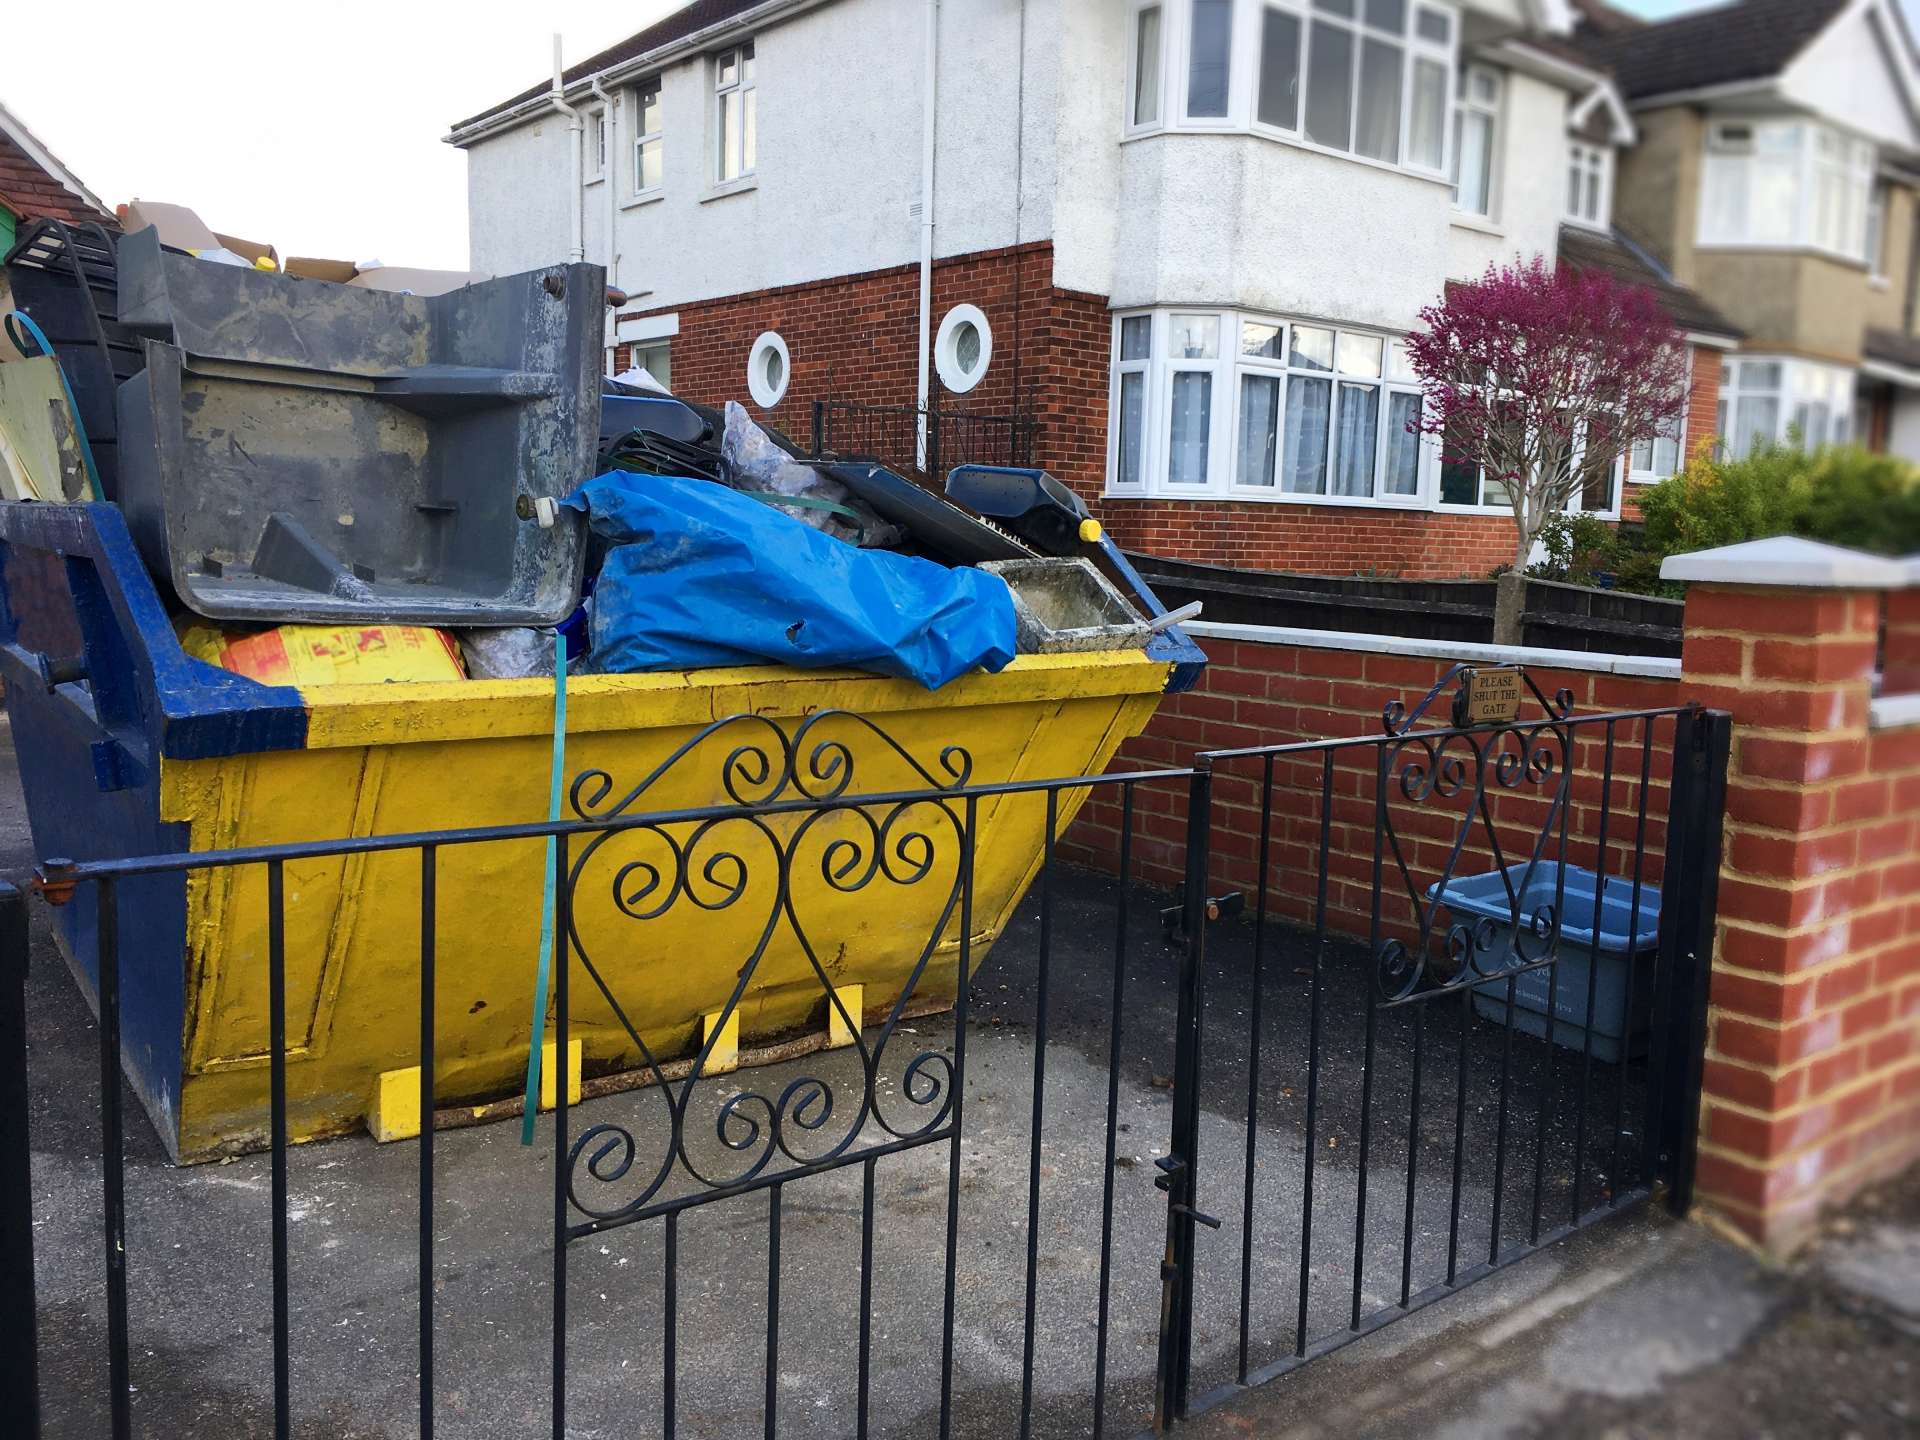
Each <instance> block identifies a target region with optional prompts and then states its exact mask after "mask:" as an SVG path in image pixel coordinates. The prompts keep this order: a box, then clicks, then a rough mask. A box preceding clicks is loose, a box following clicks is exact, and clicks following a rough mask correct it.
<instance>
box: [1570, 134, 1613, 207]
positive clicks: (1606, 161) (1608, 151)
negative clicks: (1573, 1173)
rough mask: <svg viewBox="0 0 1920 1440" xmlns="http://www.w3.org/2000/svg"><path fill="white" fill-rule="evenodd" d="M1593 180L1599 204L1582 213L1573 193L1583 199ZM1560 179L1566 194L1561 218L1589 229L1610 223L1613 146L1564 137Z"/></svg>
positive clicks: (1595, 201) (1574, 137) (1595, 196)
mask: <svg viewBox="0 0 1920 1440" xmlns="http://www.w3.org/2000/svg"><path fill="white" fill-rule="evenodd" d="M1589 180H1592V181H1594V182H1595V184H1594V185H1593V187H1592V188H1593V193H1594V203H1595V204H1596V205H1597V206H1598V207H1599V208H1598V211H1597V213H1595V214H1593V215H1587V214H1583V213H1582V212H1581V210H1580V208H1579V206H1578V204H1577V203H1575V201H1576V196H1577V197H1578V198H1579V199H1581V200H1584V198H1585V196H1586V194H1587V192H1588V186H1587V182H1588V181H1589ZM1561 183H1562V185H1563V186H1565V187H1566V189H1567V194H1566V196H1565V198H1566V200H1567V202H1568V203H1567V205H1566V207H1565V212H1566V213H1565V215H1564V216H1563V218H1564V219H1566V220H1567V221H1569V222H1570V223H1572V224H1575V225H1584V226H1586V227H1587V228H1589V229H1592V230H1605V229H1607V228H1608V227H1609V226H1610V225H1611V224H1612V218H1613V147H1612V146H1611V145H1607V144H1603V143H1597V142H1595V141H1592V140H1583V139H1581V138H1580V137H1579V136H1577V135H1570V136H1568V137H1567V168H1566V174H1565V176H1564V177H1563V178H1562V180H1561Z"/></svg>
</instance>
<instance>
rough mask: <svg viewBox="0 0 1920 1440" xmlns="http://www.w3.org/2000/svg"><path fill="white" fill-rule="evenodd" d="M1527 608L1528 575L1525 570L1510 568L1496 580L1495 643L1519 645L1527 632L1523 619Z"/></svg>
mask: <svg viewBox="0 0 1920 1440" xmlns="http://www.w3.org/2000/svg"><path fill="white" fill-rule="evenodd" d="M1526 608H1527V576H1526V572H1525V571H1523V570H1509V571H1507V573H1506V574H1504V575H1502V576H1501V577H1500V578H1499V579H1498V580H1497V581H1495V582H1494V592H1493V643H1494V644H1496V645H1518V644H1519V643H1520V642H1521V639H1522V637H1523V635H1524V633H1525V627H1524V624H1523V620H1524V617H1525V614H1526Z"/></svg>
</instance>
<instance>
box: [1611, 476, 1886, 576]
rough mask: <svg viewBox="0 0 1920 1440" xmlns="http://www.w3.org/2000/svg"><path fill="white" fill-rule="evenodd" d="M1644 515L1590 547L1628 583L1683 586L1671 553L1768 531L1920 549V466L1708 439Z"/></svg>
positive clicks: (1653, 496) (1650, 500) (1653, 489)
mask: <svg viewBox="0 0 1920 1440" xmlns="http://www.w3.org/2000/svg"><path fill="white" fill-rule="evenodd" d="M1639 500H1640V514H1641V517H1642V519H1643V521H1644V522H1645V523H1644V525H1643V527H1642V529H1641V531H1640V533H1639V534H1637V535H1632V534H1623V535H1620V536H1617V537H1616V538H1614V539H1613V540H1611V541H1610V542H1607V543H1606V544H1605V545H1604V546H1602V547H1601V548H1600V549H1599V551H1598V552H1597V553H1596V554H1594V555H1592V556H1591V557H1588V565H1589V567H1590V568H1592V569H1594V570H1606V571H1610V572H1611V573H1612V574H1613V575H1614V577H1615V583H1616V584H1617V585H1619V586H1620V588H1622V589H1626V590H1639V591H1644V592H1646V593H1649V594H1678V593H1679V592H1680V591H1681V590H1683V589H1684V588H1685V587H1683V586H1678V585H1671V584H1667V583H1665V582H1663V581H1661V579H1660V562H1661V561H1662V560H1664V559H1666V557H1667V556H1669V555H1681V554H1685V553H1686V552H1688V551H1691V550H1711V549H1713V548H1715V547H1716V546H1721V545H1738V544H1739V543H1741V542H1742V541H1745V540H1760V539H1764V538H1766V537H1767V536H1769V535H1802V536H1805V537H1806V538H1807V539H1809V540H1824V541H1827V542H1828V543H1829V544H1833V545H1846V546H1849V547H1851V548H1853V549H1856V550H1870V551H1874V552H1876V553H1878V554H1882V555H1911V554H1914V553H1916V552H1920V469H1916V468H1915V467H1914V466H1913V465H1911V464H1909V463H1908V462H1906V461H1904V460H1900V459H1897V458H1895V457H1894V456H1891V455H1872V454H1869V453H1868V452H1867V451H1865V450H1861V449H1859V448H1857V447H1853V446H1835V447H1830V448H1827V449H1822V450H1817V451H1813V452H1811V453H1809V452H1807V451H1804V450H1801V449H1798V448H1796V447H1790V446H1786V445H1762V446H1761V447H1759V448H1758V449H1756V450H1755V451H1754V453H1753V454H1752V455H1750V456H1748V457H1746V458H1745V459H1740V460H1733V459H1723V458H1715V457H1714V456H1713V454H1712V453H1711V450H1710V448H1709V447H1707V446H1704V445H1703V446H1702V447H1701V448H1700V449H1699V450H1697V451H1695V453H1694V455H1693V458H1692V459H1691V460H1690V461H1689V462H1688V464H1687V467H1686V469H1684V470H1682V471H1681V472H1680V473H1679V474H1677V475H1674V476H1672V477H1670V478H1668V479H1666V480H1663V481H1661V482H1660V483H1659V484H1658V485H1652V486H1648V487H1647V488H1646V489H1644V490H1642V491H1640V495H1639Z"/></svg>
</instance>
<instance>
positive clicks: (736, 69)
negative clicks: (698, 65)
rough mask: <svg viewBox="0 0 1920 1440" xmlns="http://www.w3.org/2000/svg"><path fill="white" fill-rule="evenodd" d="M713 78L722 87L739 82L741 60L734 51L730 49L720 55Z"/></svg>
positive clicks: (714, 68)
mask: <svg viewBox="0 0 1920 1440" xmlns="http://www.w3.org/2000/svg"><path fill="white" fill-rule="evenodd" d="M713 78H714V84H715V85H716V86H722V87H724V86H727V85H733V84H737V83H738V82H739V79H740V62H739V56H738V55H737V54H736V53H735V52H734V51H732V50H729V51H727V52H726V53H725V54H724V55H722V56H721V57H720V61H719V63H718V64H717V65H715V66H714V67H713Z"/></svg>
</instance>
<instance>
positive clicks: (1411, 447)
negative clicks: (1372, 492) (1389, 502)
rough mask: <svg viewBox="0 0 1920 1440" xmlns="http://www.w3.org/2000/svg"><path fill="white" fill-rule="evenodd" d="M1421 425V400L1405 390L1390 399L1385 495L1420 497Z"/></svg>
mask: <svg viewBox="0 0 1920 1440" xmlns="http://www.w3.org/2000/svg"><path fill="white" fill-rule="evenodd" d="M1419 421H1420V397H1419V396H1418V395H1414V394H1409V393H1408V392H1407V391H1405V390H1399V391H1395V392H1394V393H1393V394H1392V395H1390V396H1388V397H1387V473H1386V476H1385V478H1384V479H1383V481H1382V482H1381V486H1380V490H1381V493H1382V494H1384V495H1418V494H1419V493H1420V436H1419V434H1418V433H1417V431H1416V430H1415V429H1414V426H1416V425H1417V424H1418V423H1419Z"/></svg>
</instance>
